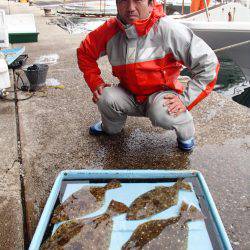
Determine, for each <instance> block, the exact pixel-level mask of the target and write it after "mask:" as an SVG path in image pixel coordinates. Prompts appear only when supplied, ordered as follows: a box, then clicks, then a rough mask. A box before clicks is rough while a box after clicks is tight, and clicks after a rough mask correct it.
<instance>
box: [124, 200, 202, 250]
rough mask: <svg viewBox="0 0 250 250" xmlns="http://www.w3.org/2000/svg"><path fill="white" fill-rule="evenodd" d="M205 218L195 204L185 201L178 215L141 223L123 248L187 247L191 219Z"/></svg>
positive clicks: (125, 249) (126, 249) (173, 248)
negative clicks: (188, 224)
mask: <svg viewBox="0 0 250 250" xmlns="http://www.w3.org/2000/svg"><path fill="white" fill-rule="evenodd" d="M201 219H204V216H203V214H202V213H201V212H200V211H199V210H198V209H197V208H196V207H194V206H190V208H188V205H187V204H186V203H185V202H183V203H182V206H181V209H180V213H179V215H178V216H177V217H172V218H169V219H162V220H151V221H148V222H145V223H143V224H141V225H139V226H138V227H137V228H136V230H135V231H134V233H133V234H132V236H131V237H130V239H129V240H128V241H127V242H126V243H125V244H124V245H123V247H122V250H129V249H136V250H139V249H147V250H149V249H151V250H154V249H157V250H161V249H162V250H163V249H164V250H165V249H171V250H176V249H178V250H179V249H180V250H182V249H183V250H184V249H187V238H188V226H187V222H188V221H191V220H201Z"/></svg>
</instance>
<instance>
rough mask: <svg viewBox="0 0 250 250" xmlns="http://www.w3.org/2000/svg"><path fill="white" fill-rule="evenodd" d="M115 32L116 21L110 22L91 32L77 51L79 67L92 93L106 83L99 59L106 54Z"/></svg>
mask: <svg viewBox="0 0 250 250" xmlns="http://www.w3.org/2000/svg"><path fill="white" fill-rule="evenodd" d="M115 32H116V29H115V26H114V19H112V20H108V21H106V22H105V23H104V24H103V25H101V26H100V27H99V28H97V29H96V30H94V31H92V32H90V33H89V34H88V35H87V37H86V38H85V40H84V41H82V43H81V44H80V47H79V48H78V49H77V59H78V66H79V68H80V70H81V71H82V72H83V75H84V79H85V81H86V82H87V84H88V86H89V88H90V89H91V91H92V92H93V91H94V90H95V89H96V88H97V87H98V86H100V85H102V84H103V83H104V81H103V79H102V78H101V70H100V68H99V67H98V64H97V59H98V58H99V57H101V56H104V55H105V54H106V44H107V42H108V40H109V39H110V38H111V37H112V36H113V35H114V34H115Z"/></svg>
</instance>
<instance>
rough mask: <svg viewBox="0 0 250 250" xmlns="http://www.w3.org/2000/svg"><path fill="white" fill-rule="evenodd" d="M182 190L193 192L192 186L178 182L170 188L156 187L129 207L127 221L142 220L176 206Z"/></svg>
mask: <svg viewBox="0 0 250 250" xmlns="http://www.w3.org/2000/svg"><path fill="white" fill-rule="evenodd" d="M180 189H185V190H188V191H191V190H192V188H191V186H190V185H189V184H188V183H186V182H183V181H182V180H177V182H176V183H175V184H174V185H173V186H170V187H165V186H159V187H155V188H154V189H153V190H150V191H148V192H146V193H144V194H142V195H141V196H139V197H138V198H136V199H135V200H134V201H133V202H132V204H131V205H130V207H129V210H128V213H127V216H126V219H127V220H140V219H144V218H147V217H149V216H152V215H154V214H157V213H159V212H162V211H164V210H165V209H167V208H169V207H171V206H174V205H176V204H177V201H178V192H179V190H180Z"/></svg>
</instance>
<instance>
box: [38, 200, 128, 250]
mask: <svg viewBox="0 0 250 250" xmlns="http://www.w3.org/2000/svg"><path fill="white" fill-rule="evenodd" d="M127 209H128V207H127V206H126V205H125V204H123V203H121V202H118V201H114V200H112V201H111V202H110V204H109V207H108V209H107V211H106V212H105V213H104V214H102V215H99V216H96V217H93V218H85V219H84V218H82V219H73V220H69V221H67V222H65V223H63V224H62V225H61V226H59V227H58V229H57V230H56V232H55V233H54V234H53V235H52V236H51V237H50V238H49V239H48V240H47V241H46V242H44V244H43V245H42V246H41V249H42V250H46V249H50V250H61V249H71V250H72V249H77V250H78V249H79V250H80V249H84V250H90V249H92V250H93V249H97V250H102V249H103V250H106V249H109V245H110V239H111V234H112V227H113V221H112V217H114V216H116V215H119V214H122V213H126V212H127Z"/></svg>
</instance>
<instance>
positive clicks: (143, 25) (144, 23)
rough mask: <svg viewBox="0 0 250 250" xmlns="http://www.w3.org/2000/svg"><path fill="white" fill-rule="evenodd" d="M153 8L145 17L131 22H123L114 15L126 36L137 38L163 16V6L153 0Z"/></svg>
mask: <svg viewBox="0 0 250 250" xmlns="http://www.w3.org/2000/svg"><path fill="white" fill-rule="evenodd" d="M153 2H154V8H153V10H152V12H151V14H150V16H149V17H148V18H147V19H139V20H136V21H134V22H133V23H132V24H127V25H125V24H123V23H122V22H121V21H120V19H119V17H118V16H117V17H116V21H117V24H118V27H119V28H120V29H121V30H122V31H123V32H125V33H126V35H127V37H128V38H129V39H130V38H137V37H140V36H144V35H146V34H147V33H148V32H149V31H150V29H151V28H152V26H153V25H154V24H155V23H156V22H157V21H158V20H159V19H160V18H161V17H163V16H165V15H166V14H165V13H164V12H163V6H162V5H161V4H159V3H157V2H156V0H153Z"/></svg>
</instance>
